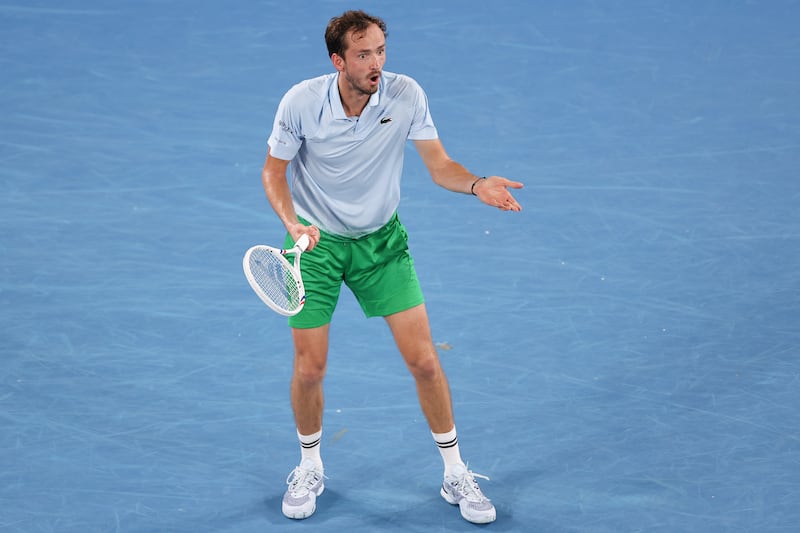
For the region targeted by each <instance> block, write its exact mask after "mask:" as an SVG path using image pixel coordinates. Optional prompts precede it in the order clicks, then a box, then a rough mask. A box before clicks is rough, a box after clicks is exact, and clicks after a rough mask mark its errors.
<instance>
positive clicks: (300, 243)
mask: <svg viewBox="0 0 800 533" xmlns="http://www.w3.org/2000/svg"><path fill="white" fill-rule="evenodd" d="M308 244H309V242H308V234H306V233H303V234H302V235H300V238H299V239H297V242H295V243H294V247H295V248H297V249H298V250H300V252H305V251H306V248H308Z"/></svg>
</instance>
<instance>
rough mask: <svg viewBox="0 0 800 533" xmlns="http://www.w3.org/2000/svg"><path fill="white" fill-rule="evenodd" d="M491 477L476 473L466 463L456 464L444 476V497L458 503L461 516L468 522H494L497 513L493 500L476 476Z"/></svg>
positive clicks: (442, 492) (450, 501) (455, 503)
mask: <svg viewBox="0 0 800 533" xmlns="http://www.w3.org/2000/svg"><path fill="white" fill-rule="evenodd" d="M476 477H479V478H483V479H487V480H488V479H489V478H488V477H486V476H482V475H480V474H475V473H474V472H472V471H470V470H467V467H466V466H464V465H456V466H455V467H453V468H452V470H451V471H450V472H449V473H448V475H447V476H445V478H444V483H442V490H441V494H442V498H444V499H445V500H446V501H447V503H449V504H452V505H458V507H459V508H460V509H461V516H463V517H464V520H467V521H468V522H473V523H475V524H486V523H489V522H494V521H495V519H496V518H497V513H496V511H495V509H494V505H492V501H491V500H490V499H489V498H487V497H486V496H484V495H483V492H481V488H480V487H479V486H478V482H477V481H475V478H476Z"/></svg>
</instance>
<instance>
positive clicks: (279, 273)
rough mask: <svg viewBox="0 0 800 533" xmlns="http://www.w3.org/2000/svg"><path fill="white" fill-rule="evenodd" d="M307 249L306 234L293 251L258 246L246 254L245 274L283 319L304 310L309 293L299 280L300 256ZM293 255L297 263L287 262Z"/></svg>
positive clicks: (263, 298) (256, 290)
mask: <svg viewBox="0 0 800 533" xmlns="http://www.w3.org/2000/svg"><path fill="white" fill-rule="evenodd" d="M306 248H308V235H306V234H303V235H301V236H300V238H299V239H297V242H295V243H294V246H293V247H292V248H289V249H286V250H282V249H278V248H273V247H272V246H266V245H263V244H259V245H256V246H253V247H252V248H250V249H249V250H247V252H246V253H245V254H244V259H243V260H242V266H243V267H244V275H245V276H246V277H247V281H248V282H249V283H250V286H251V287H252V288H253V290H254V291H255V293H256V294H257V295H258V297H259V298H261V301H263V302H264V303H265V304H267V305H268V306H269V307H270V309H272V310H273V311H275V312H276V313H279V314H281V315H283V316H293V315H296V314H297V313H299V312H300V310H301V309H303V304H304V303H306V291H305V288H304V287H303V278H302V277H300V255H301V254H302V253H303V252H304V251H305V250H306ZM287 254H293V255H294V264H292V263H289V261H288V260H287V259H286V257H284V256H286V255H287Z"/></svg>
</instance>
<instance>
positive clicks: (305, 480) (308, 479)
mask: <svg viewBox="0 0 800 533" xmlns="http://www.w3.org/2000/svg"><path fill="white" fill-rule="evenodd" d="M320 478H324V479H327V477H326V476H325V474H321V473H320V472H319V471H318V470H317V469H316V468H312V469H307V468H303V467H302V466H297V467H295V469H294V470H292V471H291V472H290V473H289V475H288V477H287V478H286V484H287V485H289V491H290V492H291V493H292V494H295V495H303V494H305V493H307V492H309V491H310V490H311V487H313V486H314V485H316V484H317V482H318V481H319V480H320Z"/></svg>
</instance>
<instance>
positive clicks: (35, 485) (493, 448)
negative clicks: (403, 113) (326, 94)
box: [0, 0, 800, 533]
mask: <svg viewBox="0 0 800 533" xmlns="http://www.w3.org/2000/svg"><path fill="white" fill-rule="evenodd" d="M353 7H356V8H363V9H365V10H367V11H371V12H374V13H375V14H376V15H379V16H381V17H383V18H385V19H386V21H387V23H388V26H389V38H388V54H387V55H388V61H387V65H386V70H389V71H394V72H402V73H406V74H409V75H411V76H413V77H414V78H416V79H417V80H418V81H419V82H420V84H421V85H422V86H423V87H424V88H425V90H426V91H427V94H428V97H429V100H430V105H431V110H432V113H433V117H434V120H435V121H436V124H437V126H438V129H439V133H440V135H441V138H442V140H443V142H444V145H445V147H446V148H447V149H448V152H449V153H450V154H451V155H452V156H453V158H454V159H456V160H458V161H460V162H462V163H464V164H465V165H466V166H467V167H468V168H470V169H471V170H473V171H474V172H476V173H479V174H497V175H503V176H507V177H509V178H511V179H517V180H520V181H523V182H525V184H526V187H525V189H524V190H522V191H520V192H518V193H516V197H517V198H518V200H519V201H520V203H522V205H523V208H524V211H522V212H521V213H502V212H499V211H495V210H493V209H490V208H488V207H486V206H483V205H481V204H480V203H479V202H478V201H477V200H476V199H475V198H473V197H470V196H467V195H456V194H453V193H448V192H446V191H444V190H441V189H438V188H436V186H435V185H434V184H433V183H432V182H431V180H430V178H429V176H428V174H427V172H426V171H425V169H424V167H423V165H422V163H421V161H420V159H419V157H418V156H417V154H416V152H415V151H414V150H413V146H412V145H410V144H409V146H408V156H407V158H406V165H405V174H404V189H403V199H402V203H401V207H400V217H401V219H402V220H403V222H404V224H405V225H406V227H407V228H408V230H409V234H410V245H411V249H412V253H413V254H414V256H415V260H416V264H417V268H418V272H419V276H420V279H421V281H422V284H423V289H424V291H425V294H426V298H427V303H428V309H429V313H430V315H431V320H432V328H433V333H434V338H435V341H436V342H437V346H438V348H439V353H440V356H441V358H442V361H443V363H444V365H445V368H446V370H447V373H448V377H449V380H450V386H451V388H452V393H453V397H454V403H455V410H456V424H457V427H458V431H459V440H460V443H461V452H462V454H463V456H464V458H465V459H467V460H468V461H469V466H470V468H471V469H473V470H474V471H475V472H478V473H481V474H485V475H487V476H489V477H490V478H491V481H482V482H481V487H482V488H483V489H484V491H485V492H486V494H487V495H488V496H489V497H491V498H492V500H493V502H494V503H495V505H496V507H497V511H498V519H497V521H496V522H495V523H493V524H491V525H489V526H483V527H482V526H475V525H472V524H469V523H467V522H465V521H464V520H462V519H461V517H460V516H459V513H458V509H457V508H454V507H451V506H449V505H448V504H447V503H445V502H444V501H443V500H442V499H441V498H440V496H439V495H438V490H439V484H440V483H441V459H440V457H439V454H438V451H437V449H436V447H435V445H434V443H433V441H432V439H431V435H430V433H429V431H428V428H427V425H426V423H425V421H424V418H423V417H422V414H421V411H420V409H419V406H418V404H417V399H416V395H415V390H414V383H413V380H412V378H411V377H410V375H409V374H408V372H407V370H406V368H405V366H404V364H403V362H402V359H401V357H400V356H399V354H398V353H397V352H396V349H395V347H394V345H393V343H392V340H391V336H390V334H389V331H388V329H387V327H386V325H385V323H384V322H383V321H382V320H380V319H370V320H367V319H365V318H364V317H363V316H362V314H361V311H360V309H359V308H358V305H357V303H356V302H355V299H354V298H352V296H350V295H349V293H346V291H343V299H342V302H341V305H340V307H339V309H338V310H337V312H336V315H335V316H334V321H333V326H332V340H331V353H330V361H329V370H328V377H327V379H326V408H325V422H324V433H323V445H322V446H323V448H322V453H323V457H324V459H325V468H326V472H325V473H326V475H327V476H328V478H329V479H328V480H327V481H326V491H325V493H324V494H323V495H322V496H321V497H320V499H319V503H318V509H317V512H316V514H315V515H314V516H312V517H311V518H309V519H307V520H305V521H299V522H295V521H291V520H288V519H286V518H284V517H283V515H282V514H281V510H280V501H281V497H282V495H283V493H284V491H285V489H286V485H285V480H286V476H287V474H288V473H289V472H290V470H291V469H292V468H293V467H294V466H295V465H296V464H297V461H298V459H299V449H298V444H297V437H296V435H295V429H294V424H293V421H292V413H291V409H290V406H289V396H288V393H289V377H290V373H291V361H292V346H291V339H290V335H289V331H288V329H287V327H286V324H285V319H283V318H281V317H279V316H278V315H276V314H274V313H272V312H271V311H270V310H269V309H267V308H266V307H265V306H264V305H263V304H262V303H261V302H260V301H259V300H258V299H257V298H256V296H255V295H254V294H253V293H252V291H251V290H250V288H249V286H248V284H247V282H246V280H245V278H244V275H243V274H242V269H241V258H242V255H243V253H244V251H245V250H246V249H247V248H248V247H250V246H251V245H253V244H257V243H263V244H276V243H279V242H280V240H281V239H282V237H283V229H282V226H281V225H280V223H279V221H278V219H277V218H276V217H275V216H274V215H273V213H272V210H271V208H270V207H269V204H268V202H267V200H266V198H265V196H264V192H263V189H262V186H261V182H260V171H261V166H262V164H263V160H264V156H265V153H266V152H265V150H266V139H267V136H268V134H269V130H270V128H271V124H272V119H273V117H274V113H275V109H276V106H277V104H278V101H279V99H280V97H281V96H282V95H283V93H284V92H285V91H286V90H287V89H288V88H289V87H290V86H291V85H293V84H294V83H296V82H298V81H300V80H302V79H306V78H310V77H313V76H316V75H319V74H323V73H326V72H330V71H331V70H332V68H331V66H330V62H329V59H328V57H327V54H326V51H325V45H324V41H323V38H322V35H323V31H324V27H325V25H326V23H327V21H328V19H329V18H330V17H331V16H334V15H337V14H340V13H341V12H342V11H344V10H345V9H349V8H353ZM798 21H800V3H798V2H796V1H793V0H775V1H749V2H744V1H729V0H702V1H698V2H659V1H654V0H645V1H633V0H611V1H607V2H595V1H592V0H574V1H570V2H523V1H504V0H500V1H497V2H474V1H461V2H460V1H456V0H441V1H437V0H425V1H423V0H407V1H405V2H395V3H385V2H378V1H377V0H365V1H363V2H361V3H360V4H359V5H353V4H350V3H346V2H341V1H339V0H309V1H307V2H303V3H292V2H268V1H263V2H256V1H246V2H233V3H231V2H228V3H223V2H192V1H189V0H170V1H163V2H162V1H155V0H143V1H138V2H132V1H130V2H129V1H123V0H120V1H117V2H101V1H98V0H74V1H71V2H56V1H53V0H31V1H28V2H21V1H17V2H10V3H8V2H7V3H4V4H3V5H0V47H1V49H2V53H1V54H0V68H1V69H2V83H1V84H0V116H2V129H0V162H1V163H2V164H1V165H0V324H1V325H0V358H2V359H1V360H2V364H0V531H2V532H25V533H34V532H81V533H87V532H116V531H118V532H135V533H145V532H175V533H177V532H185V533H196V532H231V533H233V532H248V533H249V532H265V531H315V532H316V531H325V532H327V531H337V532H342V531H347V532H373V531H396V532H401V531H402V532H412V531H413V532H433V531H440V532H449V531H473V530H478V529H485V530H486V531H489V530H492V531H502V532H512V531H513V532H518V531H519V532H534V531H535V532H554V533H578V532H581V533H582V532H593V533H594V532H597V533H612V532H613V533H619V532H669V533H674V532H703V533H709V532H758V533H772V532H787V533H788V532H790V531H796V530H797V529H796V528H797V527H798V525H797V524H798V523H800V506H799V505H798V502H800V430H799V429H798V428H800V414H798V413H799V412H800V359H799V357H798V356H800V353H799V352H800V326H799V325H798V324H800V216H799V215H798V212H799V211H798V208H800V179H798V168H800V105H799V104H798V98H797V97H798V94H799V93H800V33H798V32H797V29H796V28H797V24H798Z"/></svg>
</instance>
